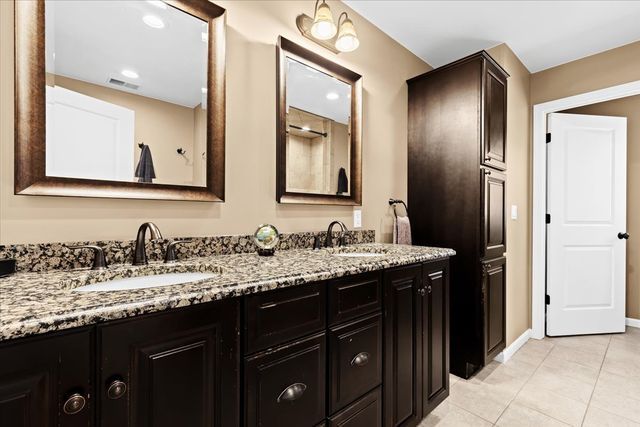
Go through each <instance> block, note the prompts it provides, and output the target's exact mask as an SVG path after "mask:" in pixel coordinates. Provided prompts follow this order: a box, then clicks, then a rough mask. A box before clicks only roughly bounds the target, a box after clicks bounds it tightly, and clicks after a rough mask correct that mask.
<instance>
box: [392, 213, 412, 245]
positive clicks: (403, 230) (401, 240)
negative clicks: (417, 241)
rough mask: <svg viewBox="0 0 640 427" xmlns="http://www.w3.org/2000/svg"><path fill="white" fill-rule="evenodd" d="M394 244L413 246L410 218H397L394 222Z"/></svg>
mask: <svg viewBox="0 0 640 427" xmlns="http://www.w3.org/2000/svg"><path fill="white" fill-rule="evenodd" d="M393 243H395V244H397V245H410V244H411V222H410V221H409V217H408V216H396V217H395V219H394V220H393Z"/></svg>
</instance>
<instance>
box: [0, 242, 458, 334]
mask: <svg viewBox="0 0 640 427" xmlns="http://www.w3.org/2000/svg"><path fill="white" fill-rule="evenodd" d="M335 251H348V252H376V253H380V254H381V256H375V257H341V256H335V255H334V254H333V253H332V250H331V249H321V250H317V251H313V250H309V249H295V250H288V251H278V252H277V253H276V254H275V255H274V256H273V257H260V256H258V255H256V254H235V255H222V256H213V257H203V258H193V259H190V260H185V261H182V262H179V263H177V264H173V265H165V264H162V263H152V264H150V265H148V266H143V267H133V266H130V265H114V266H111V267H110V268H109V270H107V271H103V272H95V271H90V270H86V269H83V270H71V271H51V272H47V273H19V274H15V275H13V276H10V277H5V278H0V341H3V340H8V339H13V338H18V337H24V336H28V335H35V334H41V333H45V332H51V331H56V330H62V329H68V328H74V327H78V326H84V325H91V324H95V323H98V322H102V321H107V320H113V319H119V318H124V317H131V316H136V315H140V314H144V313H151V312H156V311H161V310H165V309H169V308H174V307H183V306H188V305H193V304H199V303H204V302H209V301H213V300H219V299H223V298H231V297H235V296H239V295H245V294H251V293H256V292H263V291H267V290H272V289H277V288H284V287H287V286H294V285H300V284H304V283H310V282H315V281H320V280H326V279H332V278H336V277H341V276H345V275H350V274H357V273H363V272H367V271H373V270H381V269H385V268H389V267H394V266H399V265H406V264H412V263H416V262H423V261H428V260H434V259H440V258H445V257H448V256H452V255H455V252H454V251H453V250H451V249H442V248H428V247H420V246H397V245H389V244H363V245H353V246H348V247H346V248H341V249H336V250H335ZM192 271H208V272H214V273H219V274H217V275H216V276H214V277H212V278H208V279H205V280H201V281H197V282H191V283H188V284H184V285H172V286H165V287H155V288H147V289H138V290H127V291H111V292H76V291H73V289H74V288H76V287H79V286H83V285H85V284H90V283H96V282H100V281H103V280H105V279H114V278H122V277H134V276H144V275H149V274H162V273H168V272H192Z"/></svg>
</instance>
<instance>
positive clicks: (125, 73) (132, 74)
mask: <svg viewBox="0 0 640 427" xmlns="http://www.w3.org/2000/svg"><path fill="white" fill-rule="evenodd" d="M121 74H122V75H123V76H125V77H129V78H130V79H137V78H138V77H140V76H139V75H138V73H136V72H135V71H133V70H122V72H121Z"/></svg>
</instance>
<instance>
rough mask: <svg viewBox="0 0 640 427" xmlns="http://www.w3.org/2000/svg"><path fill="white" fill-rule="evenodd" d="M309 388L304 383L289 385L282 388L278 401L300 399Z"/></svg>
mask: <svg viewBox="0 0 640 427" xmlns="http://www.w3.org/2000/svg"><path fill="white" fill-rule="evenodd" d="M306 389H307V385H306V384H303V383H295V384H291V385H290V386H289V387H287V388H285V389H284V390H282V393H280V396H278V399H276V401H277V402H278V403H280V402H293V401H294V400H298V399H300V398H301V397H302V395H303V394H304V391H305V390H306Z"/></svg>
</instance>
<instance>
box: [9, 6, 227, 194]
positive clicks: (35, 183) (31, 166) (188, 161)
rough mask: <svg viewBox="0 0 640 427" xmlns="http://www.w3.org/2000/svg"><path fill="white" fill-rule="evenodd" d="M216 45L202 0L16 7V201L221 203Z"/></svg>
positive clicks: (220, 88)
mask: <svg viewBox="0 0 640 427" xmlns="http://www.w3.org/2000/svg"><path fill="white" fill-rule="evenodd" d="M224 45H225V39H224V9H222V8H219V7H218V6H216V5H214V4H212V3H210V2H209V1H208V0H196V1H187V0H184V1H166V2H165V1H159V0H158V1H155V0H153V1H152V0H150V1H72V0H44V1H42V0H41V1H33V2H16V52H17V58H19V57H20V56H21V55H22V54H24V55H25V56H29V57H30V58H31V59H32V61H31V62H28V61H21V60H20V59H17V61H16V62H17V63H16V67H17V72H16V91H17V93H16V96H17V97H18V104H17V106H18V109H17V115H16V128H17V130H18V132H17V134H16V156H17V157H16V160H17V162H16V194H44V195H66V196H88V197H124V198H150V199H172V200H203V201H221V200H223V198H224V123H225V114H224V96H225V95H224ZM28 119H31V120H28ZM29 138H35V139H31V140H30V139H29Z"/></svg>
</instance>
